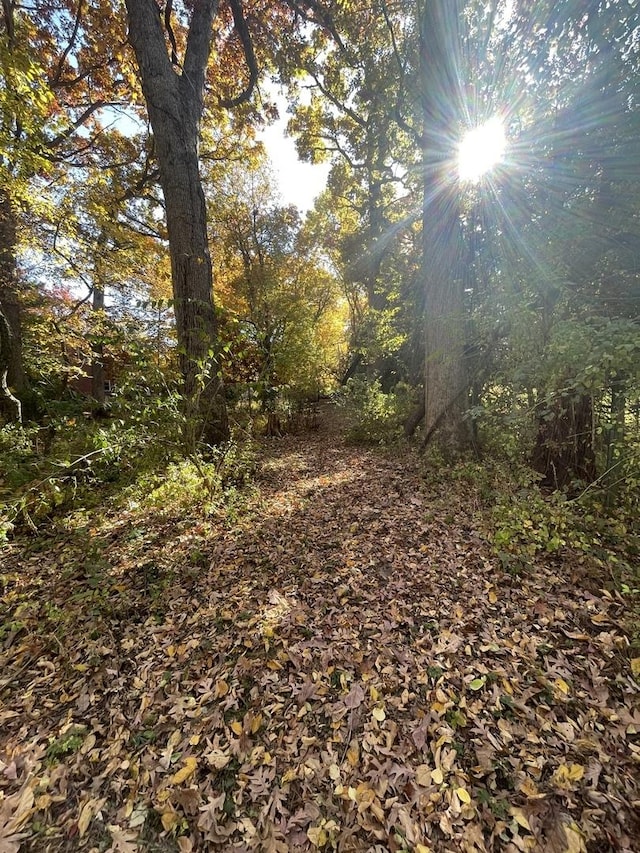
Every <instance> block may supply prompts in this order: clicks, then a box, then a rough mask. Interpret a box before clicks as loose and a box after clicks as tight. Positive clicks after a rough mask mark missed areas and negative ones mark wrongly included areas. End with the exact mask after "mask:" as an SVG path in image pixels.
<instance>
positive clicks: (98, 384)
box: [91, 282, 106, 409]
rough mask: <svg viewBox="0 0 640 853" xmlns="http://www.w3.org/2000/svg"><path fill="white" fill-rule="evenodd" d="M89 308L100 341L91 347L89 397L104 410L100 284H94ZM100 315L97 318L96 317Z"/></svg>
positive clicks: (102, 297) (101, 298)
mask: <svg viewBox="0 0 640 853" xmlns="http://www.w3.org/2000/svg"><path fill="white" fill-rule="evenodd" d="M91 308H92V310H93V312H94V315H95V316H94V320H97V322H96V329H95V332H97V333H98V335H100V340H99V341H95V342H94V343H93V344H92V345H91V351H92V353H93V358H92V360H91V396H92V397H93V399H94V400H95V401H96V403H97V404H98V408H99V409H104V404H105V400H106V395H105V391H104V344H103V343H102V327H103V319H104V287H103V286H102V283H98V282H96V283H95V284H94V286H93V300H92V303H91ZM98 314H99V315H100V316H99V317H98V316H97V315H98Z"/></svg>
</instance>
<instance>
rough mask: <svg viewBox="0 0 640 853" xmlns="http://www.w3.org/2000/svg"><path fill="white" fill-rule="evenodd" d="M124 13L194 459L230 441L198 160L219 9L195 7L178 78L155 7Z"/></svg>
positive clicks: (130, 0)
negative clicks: (164, 241) (161, 223)
mask: <svg viewBox="0 0 640 853" xmlns="http://www.w3.org/2000/svg"><path fill="white" fill-rule="evenodd" d="M126 6H127V12H128V16H129V37H130V40H131V43H132V45H133V49H134V51H135V54H136V59H137V62H138V67H139V69H140V77H141V81H142V90H143V93H144V97H145V101H146V104H147V111H148V114H149V121H150V123H151V127H152V129H153V133H154V137H155V143H156V152H157V158H158V165H159V169H160V184H161V186H162V191H163V195H164V200H165V207H166V212H167V231H168V235H169V252H170V255H171V277H172V283H173V296H174V310H175V317H176V331H177V336H178V347H179V357H180V369H181V372H182V377H183V397H184V408H185V412H184V413H185V430H184V439H185V447H186V450H187V452H189V453H192V452H193V451H194V450H195V448H196V445H197V443H198V442H199V441H204V442H206V443H207V444H219V443H220V442H222V441H224V440H226V439H227V438H228V437H229V424H228V420H227V410H226V404H225V398H224V389H223V385H222V379H221V377H220V375H219V372H218V362H217V353H216V342H217V335H216V317H215V311H214V304H213V274H212V268H211V257H210V255H209V246H208V240H207V217H206V206H205V198H204V192H203V188H202V180H201V177H200V169H199V155H198V144H199V136H200V122H201V118H202V111H203V106H204V103H203V97H204V84H205V71H206V66H207V62H208V59H209V53H210V50H211V38H212V26H213V21H214V19H215V16H216V14H217V9H218V3H217V0H196V2H195V3H194V6H193V12H192V16H191V23H190V27H189V34H188V37H187V47H186V52H185V57H184V63H183V65H182V73H181V74H178V73H177V71H176V70H175V69H174V67H173V66H172V64H171V59H170V57H169V55H168V53H167V49H166V44H165V37H164V33H163V30H162V24H161V21H160V13H159V10H158V6H157V4H156V3H155V0H126Z"/></svg>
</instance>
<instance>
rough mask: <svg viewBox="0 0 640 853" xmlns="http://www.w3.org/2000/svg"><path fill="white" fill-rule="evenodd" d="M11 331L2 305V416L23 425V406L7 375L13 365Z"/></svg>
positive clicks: (0, 356)
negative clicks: (13, 391) (8, 381)
mask: <svg viewBox="0 0 640 853" xmlns="http://www.w3.org/2000/svg"><path fill="white" fill-rule="evenodd" d="M11 350H12V342H11V330H10V328H9V323H8V321H7V318H6V317H5V315H4V313H3V311H2V305H0V416H2V418H3V419H4V420H5V421H9V422H12V421H17V423H22V404H21V403H20V400H18V398H17V397H15V396H14V395H13V394H12V393H11V389H10V388H9V385H8V384H7V374H8V372H9V364H10V363H11Z"/></svg>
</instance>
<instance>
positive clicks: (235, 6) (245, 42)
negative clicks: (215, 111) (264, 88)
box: [219, 0, 258, 109]
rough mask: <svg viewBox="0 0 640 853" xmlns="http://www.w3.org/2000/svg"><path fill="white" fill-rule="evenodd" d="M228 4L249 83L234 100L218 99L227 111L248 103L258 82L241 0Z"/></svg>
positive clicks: (256, 62)
mask: <svg viewBox="0 0 640 853" xmlns="http://www.w3.org/2000/svg"><path fill="white" fill-rule="evenodd" d="M229 2H230V5H231V11H232V12H233V23H234V25H235V28H236V32H237V33H238V36H239V37H240V41H241V42H242V49H243V51H244V58H245V61H246V63H247V68H248V69H249V82H248V83H247V85H246V87H245V89H244V91H242V92H241V93H240V94H239V95H237V96H236V97H235V98H220V99H219V104H220V106H221V107H226V108H227V109H230V108H231V107H238V106H240V104H244V103H245V102H246V101H248V100H249V98H250V97H251V95H252V93H253V90H254V89H255V86H256V83H257V82H258V61H257V59H256V55H255V51H254V49H253V41H252V38H251V32H250V30H249V26H248V24H247V19H246V18H245V16H244V10H243V8H242V0H229Z"/></svg>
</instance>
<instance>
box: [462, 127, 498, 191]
mask: <svg viewBox="0 0 640 853" xmlns="http://www.w3.org/2000/svg"><path fill="white" fill-rule="evenodd" d="M506 147H507V138H506V136H505V132H504V126H503V124H502V122H501V121H500V119H499V118H492V119H490V120H489V121H487V122H485V123H484V124H480V125H478V127H474V128H473V129H472V130H469V131H468V132H467V133H466V134H465V136H464V137H463V139H462V141H461V142H460V145H459V147H458V175H459V177H460V180H461V181H470V182H473V183H477V182H478V181H479V180H480V179H481V178H482V177H483V175H485V174H486V173H487V172H489V171H490V170H491V169H492V168H493V167H494V166H496V165H497V164H498V163H500V162H501V160H502V159H503V157H504V152H505V148H506Z"/></svg>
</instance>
